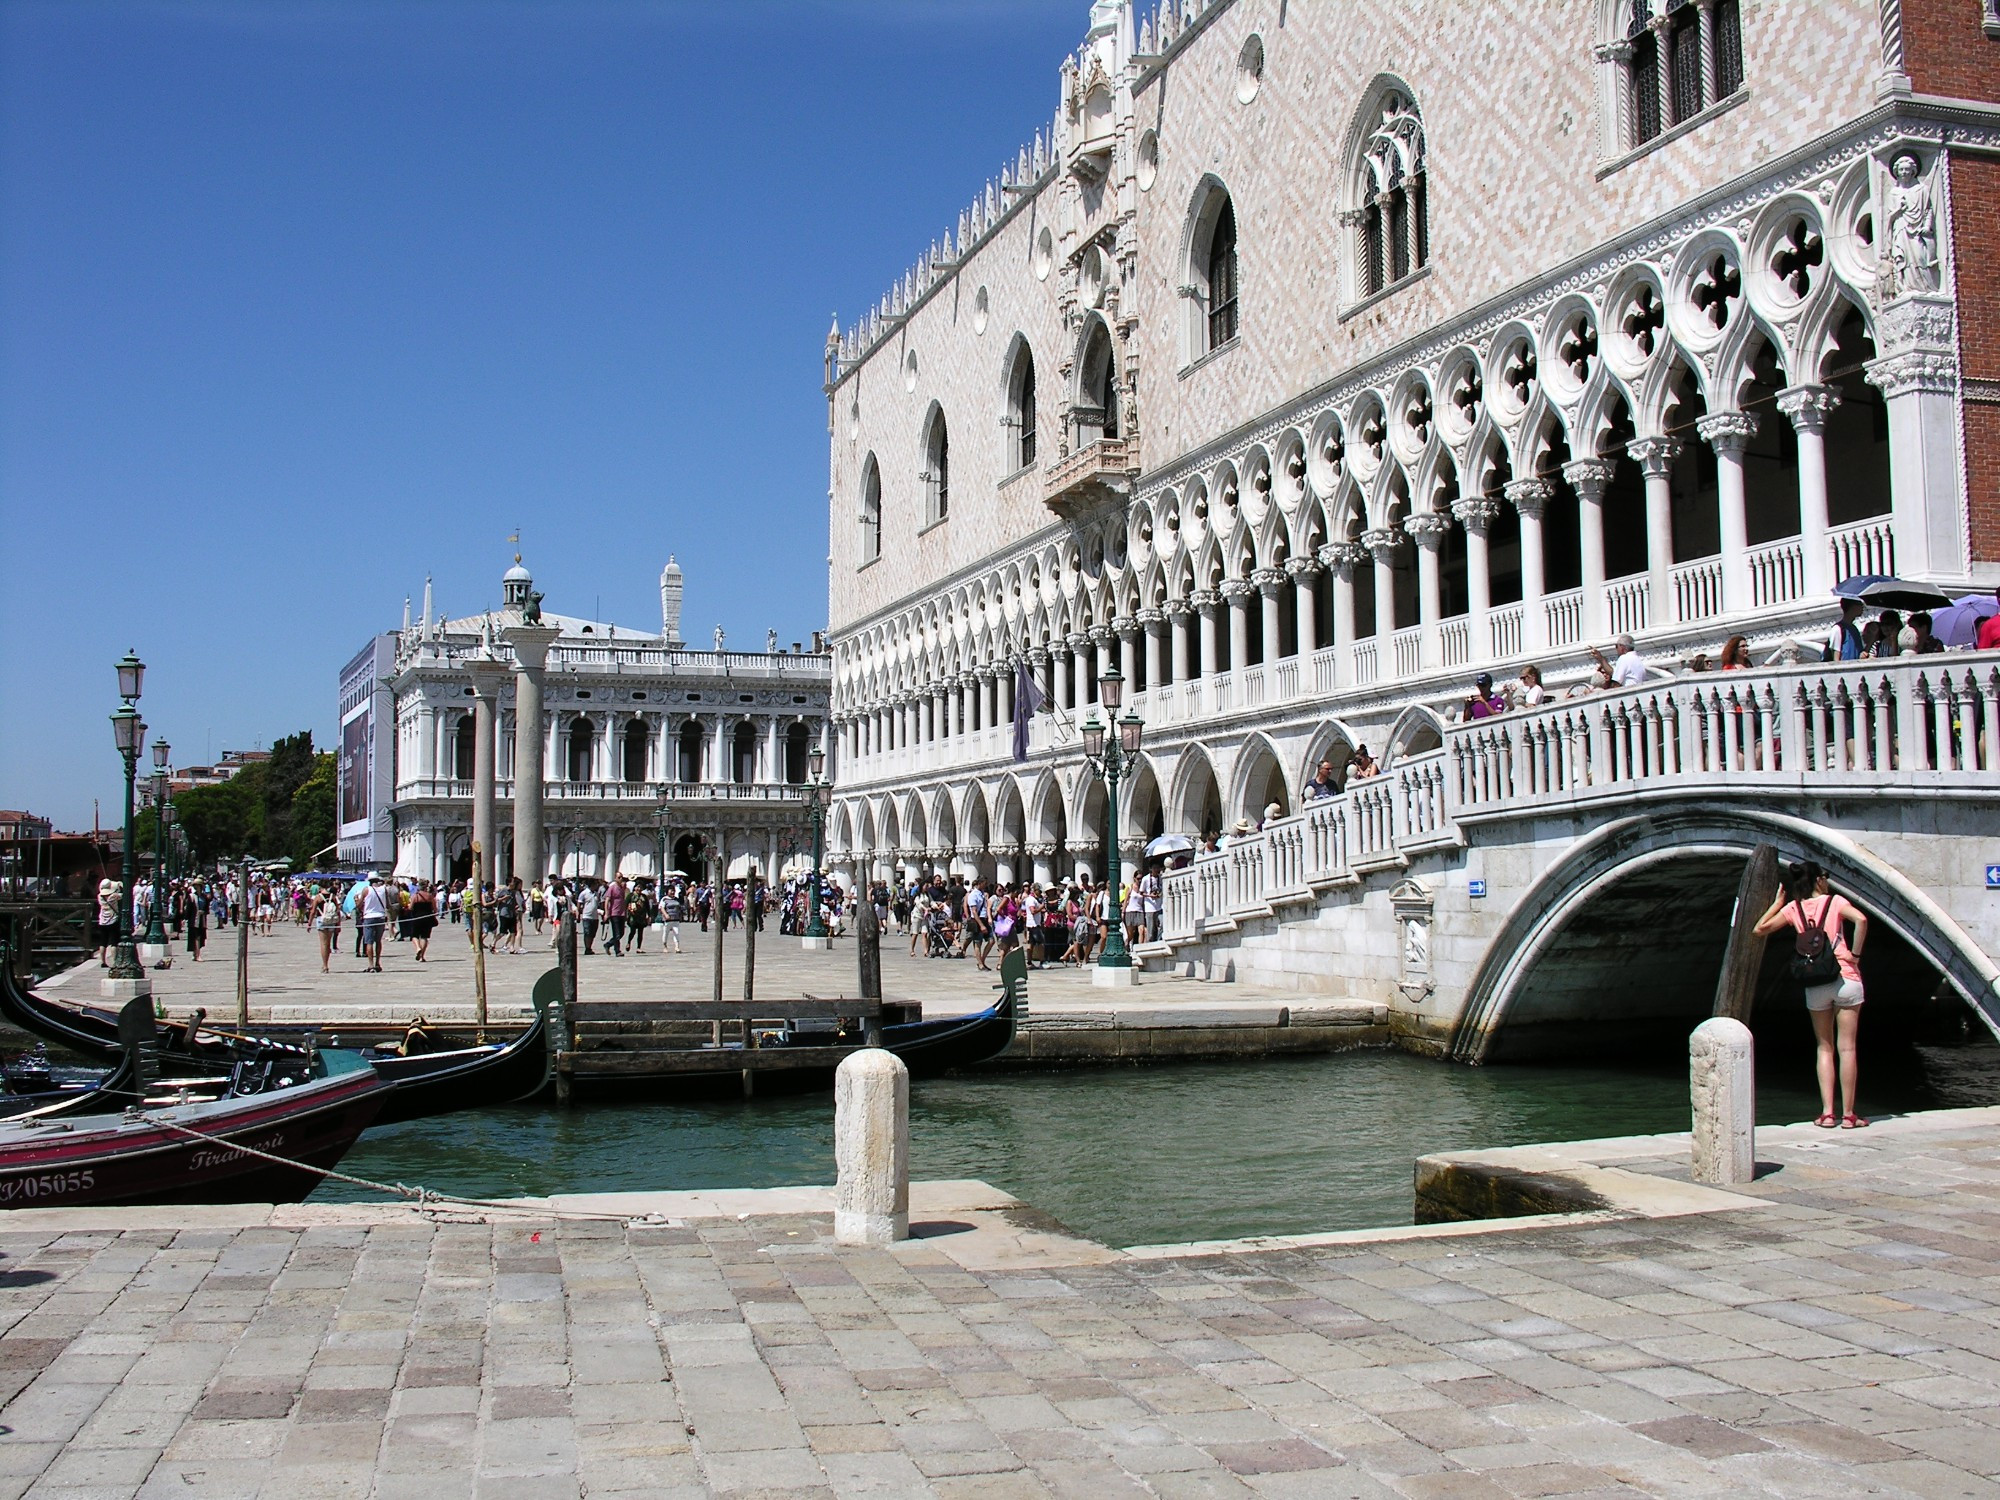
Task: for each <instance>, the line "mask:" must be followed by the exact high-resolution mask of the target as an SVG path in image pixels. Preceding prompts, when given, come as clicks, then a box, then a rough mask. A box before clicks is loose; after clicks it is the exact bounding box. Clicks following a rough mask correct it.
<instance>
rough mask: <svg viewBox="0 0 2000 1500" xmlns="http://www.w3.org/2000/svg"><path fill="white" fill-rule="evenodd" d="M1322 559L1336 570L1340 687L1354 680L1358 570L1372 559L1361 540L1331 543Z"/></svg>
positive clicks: (1335, 626)
mask: <svg viewBox="0 0 2000 1500" xmlns="http://www.w3.org/2000/svg"><path fill="white" fill-rule="evenodd" d="M1319 560H1320V562H1322V563H1323V564H1325V565H1326V566H1327V567H1328V568H1330V569H1332V571H1333V659H1334V675H1335V678H1336V679H1337V682H1338V684H1339V686H1341V687H1347V686H1350V685H1351V684H1352V683H1353V681H1354V642H1355V638H1356V635H1357V633H1358V630H1359V626H1358V623H1357V622H1356V620H1355V618H1354V570H1355V569H1356V568H1358V567H1360V566H1362V565H1363V564H1364V563H1366V562H1367V561H1368V549H1367V548H1366V547H1364V546H1362V545H1361V543H1359V542H1328V543H1327V544H1326V545H1325V546H1323V547H1321V548H1320V549H1319Z"/></svg>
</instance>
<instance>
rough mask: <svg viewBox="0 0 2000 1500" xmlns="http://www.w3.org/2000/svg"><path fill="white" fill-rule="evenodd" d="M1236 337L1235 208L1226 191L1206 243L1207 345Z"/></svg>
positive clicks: (1217, 345)
mask: <svg viewBox="0 0 2000 1500" xmlns="http://www.w3.org/2000/svg"><path fill="white" fill-rule="evenodd" d="M1235 337H1236V208H1235V205H1233V204H1232V203H1231V202H1230V201H1229V199H1228V197H1227V195H1225V196H1224V197H1223V200H1222V211H1221V212H1220V213H1219V214H1218V215H1217V216H1216V220H1215V233H1214V234H1213V235H1212V236H1210V238H1209V243H1208V347H1209V348H1211V349H1219V348H1221V347H1222V346H1223V345H1224V344H1226V343H1228V342H1229V341H1230V340H1231V339H1233V338H1235Z"/></svg>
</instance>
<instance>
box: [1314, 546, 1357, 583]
mask: <svg viewBox="0 0 2000 1500" xmlns="http://www.w3.org/2000/svg"><path fill="white" fill-rule="evenodd" d="M1368 555H1369V554H1368V549H1367V548H1366V547H1365V546H1363V545H1362V544H1361V543H1360V542H1328V543H1327V544H1326V545H1325V546H1323V547H1321V548H1320V549H1319V560H1320V561H1321V562H1323V563H1325V564H1326V565H1327V566H1328V567H1329V568H1331V569H1333V571H1334V572H1336V573H1340V574H1342V575H1344V576H1347V577H1350V578H1351V577H1353V576H1354V570H1355V569H1356V568H1358V567H1360V566H1361V565H1362V564H1363V563H1365V562H1367V561H1368Z"/></svg>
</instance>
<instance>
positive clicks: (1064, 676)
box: [1049, 643, 1070, 709]
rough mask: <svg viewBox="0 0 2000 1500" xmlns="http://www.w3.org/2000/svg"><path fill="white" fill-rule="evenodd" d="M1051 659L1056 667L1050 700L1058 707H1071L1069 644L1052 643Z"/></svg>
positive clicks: (1050, 684)
mask: <svg viewBox="0 0 2000 1500" xmlns="http://www.w3.org/2000/svg"><path fill="white" fill-rule="evenodd" d="M1049 661H1050V662H1051V663H1052V664H1053V666H1054V668H1055V670H1054V675H1053V677H1052V679H1051V681H1050V683H1049V700H1050V702H1052V703H1053V704H1054V705H1055V706H1056V707H1057V708H1061V709H1067V708H1068V707H1069V663H1070V654H1069V647H1068V646H1067V645H1056V644H1054V643H1051V645H1050V647H1049Z"/></svg>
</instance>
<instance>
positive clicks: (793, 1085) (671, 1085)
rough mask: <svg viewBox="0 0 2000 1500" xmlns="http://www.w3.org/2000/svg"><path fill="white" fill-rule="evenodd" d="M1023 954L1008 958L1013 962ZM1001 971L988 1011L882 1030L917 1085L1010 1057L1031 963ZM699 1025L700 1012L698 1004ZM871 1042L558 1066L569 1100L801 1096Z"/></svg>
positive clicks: (681, 1050) (603, 1054)
mask: <svg viewBox="0 0 2000 1500" xmlns="http://www.w3.org/2000/svg"><path fill="white" fill-rule="evenodd" d="M1014 956H1015V955H1011V954H1010V955H1009V957H1010V958H1012V957H1014ZM1016 967H1017V970H1018V973H1016V972H1013V971H1010V970H1009V968H1008V967H1007V966H1005V965H1004V964H1003V967H1002V969H1001V974H1002V977H1003V981H1004V982H1003V983H1002V985H1001V992H1000V998H999V999H998V1000H996V1001H995V1002H994V1003H993V1004H992V1005H990V1006H988V1007H987V1008H986V1009H985V1010H982V1011H979V1012H978V1013H976V1014H974V1015H969V1016H954V1017H952V1018H951V1019H949V1020H942V1021H910V1022H905V1023H903V1024H901V1025H893V1026H884V1027H883V1028H882V1033H881V1046H882V1048H883V1049H884V1050H886V1051H889V1052H893V1053H895V1054H896V1056H898V1057H900V1058H901V1059H902V1060H903V1062H904V1064H905V1065H906V1066H907V1067H908V1068H909V1070H910V1075H911V1076H912V1077H913V1078H927V1077H935V1076H936V1075H938V1074H940V1073H948V1072H950V1071H952V1070H953V1069H955V1068H965V1067H970V1066H972V1065H973V1064H975V1063H980V1062H984V1061H986V1060H987V1059H988V1058H991V1057H995V1056H997V1055H998V1054H999V1053H1001V1052H1003V1051H1004V1050H1006V1048H1007V1046H1008V1045H1009V1044H1010V1043H1011V1042H1012V1041H1013V1040H1014V1031H1015V1027H1016V1025H1017V1023H1018V1020H1019V1018H1020V1015H1021V1013H1022V1011H1023V1010H1024V1008H1025V1005H1026V1000H1025V989H1026V968H1027V966H1026V964H1025V963H1021V964H1019V965H1017V966H1016ZM689 1010H690V1012H692V1013H694V1014H693V1015H691V1017H690V1018H691V1019H694V1018H698V1014H699V1007H697V1006H690V1007H689ZM863 1045H865V1043H864V1041H863V1039H862V1036H861V1035H860V1034H859V1033H856V1032H852V1031H847V1032H840V1031H835V1032H832V1033H827V1032H814V1031H810V1030H806V1029H804V1028H802V1027H787V1028H785V1030H784V1031H783V1032H781V1033H779V1034H777V1035H773V1036H768V1037H763V1038H760V1039H759V1040H758V1041H757V1043H756V1044H755V1045H745V1044H739V1043H727V1044H724V1045H720V1046H716V1045H710V1046H701V1047H674V1048H655V1049H644V1050H630V1049H625V1048H620V1047H616V1046H605V1047H600V1048H593V1049H590V1050H584V1051H568V1052H564V1053H563V1054H562V1055H561V1056H560V1057H559V1058H558V1059H557V1062H556V1067H557V1069H558V1070H559V1072H560V1073H561V1075H562V1078H561V1083H562V1085H563V1087H564V1090H565V1092H566V1093H567V1096H568V1098H569V1100H570V1101H571V1102H573V1103H574V1102H583V1101H586V1100H593V1099H647V1100H653V1101H667V1102H672V1101H676V1100H680V1099H698V1098H714V1097H717V1096H722V1095H731V1094H752V1093H755V1094H795V1093H810V1092H815V1091H820V1090H825V1089H829V1088H831V1087H832V1086H833V1077H834V1072H835V1070H836V1069H838V1068H839V1066H840V1064H841V1062H842V1061H843V1060H844V1059H845V1058H846V1057H848V1056H849V1055H850V1054H852V1053H854V1052H857V1051H859V1050H860V1049H861V1048H862V1046H863Z"/></svg>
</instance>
